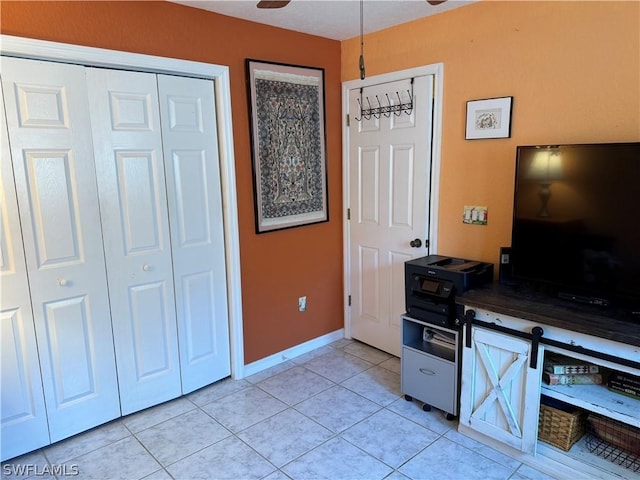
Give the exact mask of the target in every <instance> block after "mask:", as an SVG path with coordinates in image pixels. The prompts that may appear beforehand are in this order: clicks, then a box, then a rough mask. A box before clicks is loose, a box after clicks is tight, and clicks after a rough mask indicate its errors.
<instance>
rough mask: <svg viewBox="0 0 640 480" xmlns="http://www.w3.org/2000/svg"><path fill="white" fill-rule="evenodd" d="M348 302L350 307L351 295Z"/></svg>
mask: <svg viewBox="0 0 640 480" xmlns="http://www.w3.org/2000/svg"><path fill="white" fill-rule="evenodd" d="M348 302H349V306H351V295H349V298H348Z"/></svg>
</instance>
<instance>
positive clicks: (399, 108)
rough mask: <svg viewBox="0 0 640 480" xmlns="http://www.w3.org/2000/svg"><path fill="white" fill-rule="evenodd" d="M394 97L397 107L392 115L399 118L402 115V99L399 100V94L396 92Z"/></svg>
mask: <svg viewBox="0 0 640 480" xmlns="http://www.w3.org/2000/svg"><path fill="white" fill-rule="evenodd" d="M396 95H397V96H398V106H397V108H396V109H395V110H394V112H393V114H394V115H395V116H397V117H399V116H400V115H402V99H401V98H400V92H398V91H397V90H396Z"/></svg>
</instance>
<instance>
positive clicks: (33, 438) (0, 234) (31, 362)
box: [0, 101, 49, 461]
mask: <svg viewBox="0 0 640 480" xmlns="http://www.w3.org/2000/svg"><path fill="white" fill-rule="evenodd" d="M1 107H2V108H1V109H0V116H1V118H0V123H1V128H2V130H1V132H0V135H2V137H1V138H0V144H1V148H2V151H1V152H0V154H1V155H2V162H1V163H0V182H1V188H2V190H1V191H0V366H1V370H0V394H1V397H2V400H1V402H0V412H1V419H0V429H1V436H0V447H1V452H0V461H4V460H7V459H9V458H13V457H15V456H17V455H21V454H23V453H26V452H29V451H31V450H34V449H36V448H40V447H42V446H44V445H47V444H48V443H49V427H48V425H47V413H46V410H45V403H44V393H43V391H42V378H41V377H40V364H39V359H38V349H37V345H36V333H35V330H34V326H33V313H32V311H31V297H30V295H29V283H28V280H27V267H26V264H25V259H24V251H23V248H22V231H21V228H20V219H19V218H18V202H17V199H16V191H15V186H14V183H13V182H14V181H13V168H12V167H11V153H10V152H9V137H8V133H7V124H6V120H5V119H6V117H5V112H4V101H3V102H2V106H1Z"/></svg>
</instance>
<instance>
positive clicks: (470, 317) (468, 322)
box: [464, 310, 476, 348]
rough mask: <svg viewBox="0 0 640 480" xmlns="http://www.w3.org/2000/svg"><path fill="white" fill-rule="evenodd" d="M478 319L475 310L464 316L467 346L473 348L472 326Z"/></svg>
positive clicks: (468, 311) (467, 312)
mask: <svg viewBox="0 0 640 480" xmlns="http://www.w3.org/2000/svg"><path fill="white" fill-rule="evenodd" d="M474 318H476V312H475V311H474V310H467V311H466V312H465V314H464V328H465V346H466V347H467V348H471V325H472V324H473V319H474Z"/></svg>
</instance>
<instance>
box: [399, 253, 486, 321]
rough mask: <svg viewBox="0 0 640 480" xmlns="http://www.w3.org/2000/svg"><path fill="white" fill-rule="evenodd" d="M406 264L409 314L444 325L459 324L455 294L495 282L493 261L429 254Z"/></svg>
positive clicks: (407, 307)
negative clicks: (486, 261)
mask: <svg viewBox="0 0 640 480" xmlns="http://www.w3.org/2000/svg"><path fill="white" fill-rule="evenodd" d="M404 265H405V268H404V271H405V301H406V310H407V314H408V315H409V316H411V317H414V318H417V319H418V320H422V321H425V322H429V323H433V324H436V325H442V326H445V327H454V326H457V325H459V321H457V316H458V315H457V314H458V313H461V312H457V311H456V310H457V308H456V304H455V296H456V293H457V294H460V293H463V292H465V291H467V290H469V289H470V288H474V287H479V286H481V285H484V284H487V283H491V282H492V281H493V263H485V262H479V261H475V260H465V259H461V258H453V257H444V256H441V255H428V256H426V257H421V258H416V259H413V260H409V261H407V262H405V264H404Z"/></svg>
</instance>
